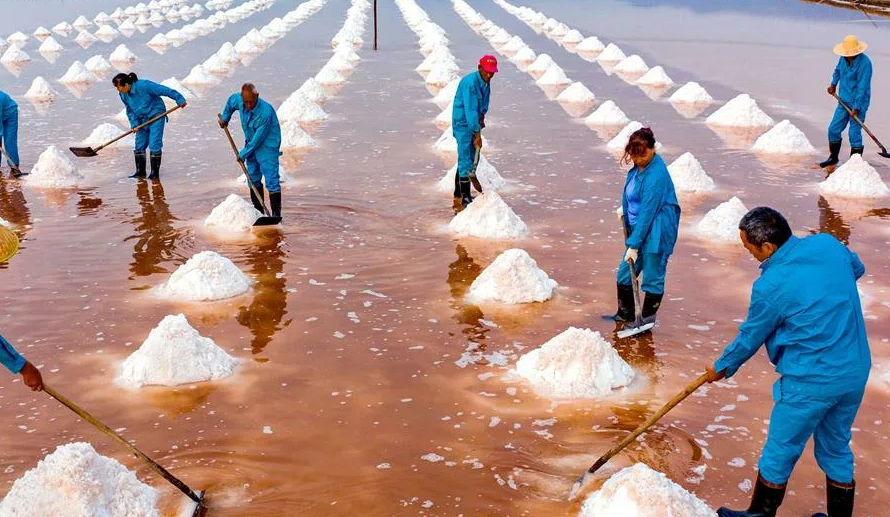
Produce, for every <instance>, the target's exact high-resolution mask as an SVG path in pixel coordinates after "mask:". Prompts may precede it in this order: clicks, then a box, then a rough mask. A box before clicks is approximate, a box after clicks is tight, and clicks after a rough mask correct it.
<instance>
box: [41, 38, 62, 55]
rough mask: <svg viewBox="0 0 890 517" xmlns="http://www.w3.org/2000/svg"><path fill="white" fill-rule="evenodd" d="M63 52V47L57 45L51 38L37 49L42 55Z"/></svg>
mask: <svg viewBox="0 0 890 517" xmlns="http://www.w3.org/2000/svg"><path fill="white" fill-rule="evenodd" d="M63 50H65V47H63V46H62V45H60V44H59V42H58V41H56V40H55V38H53V37H52V36H49V37H48V38H46V39H45V40H43V43H41V44H40V48H39V49H37V51H38V52H40V53H41V54H43V53H56V52H61V51H63Z"/></svg>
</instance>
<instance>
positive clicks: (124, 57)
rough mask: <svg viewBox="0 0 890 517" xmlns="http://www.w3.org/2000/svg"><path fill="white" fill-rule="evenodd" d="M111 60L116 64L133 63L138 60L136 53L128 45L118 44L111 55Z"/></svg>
mask: <svg viewBox="0 0 890 517" xmlns="http://www.w3.org/2000/svg"><path fill="white" fill-rule="evenodd" d="M109 61H111V62H112V63H114V64H115V65H132V64H133V63H135V62H136V54H134V53H133V52H131V51H130V49H129V48H127V46H126V45H123V44H121V45H118V46H117V48H116V49H114V52H112V53H111V56H109Z"/></svg>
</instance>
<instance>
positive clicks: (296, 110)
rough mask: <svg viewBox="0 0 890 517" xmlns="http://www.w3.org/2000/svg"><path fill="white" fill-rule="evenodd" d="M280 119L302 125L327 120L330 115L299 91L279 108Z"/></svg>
mask: <svg viewBox="0 0 890 517" xmlns="http://www.w3.org/2000/svg"><path fill="white" fill-rule="evenodd" d="M278 118H279V119H281V120H292V121H295V122H302V123H314V122H321V121H323V120H327V118H328V114H327V113H325V111H324V110H323V109H321V108H320V107H319V106H318V104H316V103H314V102H312V101H311V100H310V99H309V98H308V97H306V96H305V95H303V93H301V92H300V91H299V90H297V91H295V92H294V93H292V94H290V96H289V97H288V98H287V99H285V101H284V102H282V103H281V106H279V108H278Z"/></svg>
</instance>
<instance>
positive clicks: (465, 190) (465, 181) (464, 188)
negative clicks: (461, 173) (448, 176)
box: [460, 178, 473, 208]
mask: <svg viewBox="0 0 890 517" xmlns="http://www.w3.org/2000/svg"><path fill="white" fill-rule="evenodd" d="M471 188H472V187H471V185H470V178H461V179H460V194H461V199H460V204H461V206H463V207H464V208H466V207H467V205H469V204H470V203H472V202H473V192H472V190H470V189H471Z"/></svg>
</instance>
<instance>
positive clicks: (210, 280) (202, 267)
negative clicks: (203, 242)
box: [158, 251, 252, 302]
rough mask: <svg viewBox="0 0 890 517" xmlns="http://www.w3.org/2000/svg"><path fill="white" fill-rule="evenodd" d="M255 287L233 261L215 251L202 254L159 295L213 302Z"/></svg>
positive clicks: (185, 267)
mask: <svg viewBox="0 0 890 517" xmlns="http://www.w3.org/2000/svg"><path fill="white" fill-rule="evenodd" d="M251 283H252V282H251V280H250V279H249V278H247V276H246V275H245V274H244V273H242V272H241V270H240V269H238V266H236V265H235V264H234V263H233V262H232V261H231V260H229V259H227V258H225V257H223V256H222V255H220V254H218V253H216V252H214V251H202V252H201V253H198V254H196V255H194V256H192V258H190V259H189V260H188V261H187V262H186V263H185V264H183V265H181V266H179V267H178V268H177V269H176V271H174V272H173V274H172V275H170V278H169V279H168V280H167V282H165V283H164V284H162V285H161V286H160V287H159V288H158V291H159V292H160V294H162V295H164V296H168V297H170V298H174V299H179V300H186V301H195V302H198V301H212V300H223V299H226V298H232V297H234V296H239V295H242V294H244V293H246V292H248V291H249V290H250V286H251Z"/></svg>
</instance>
